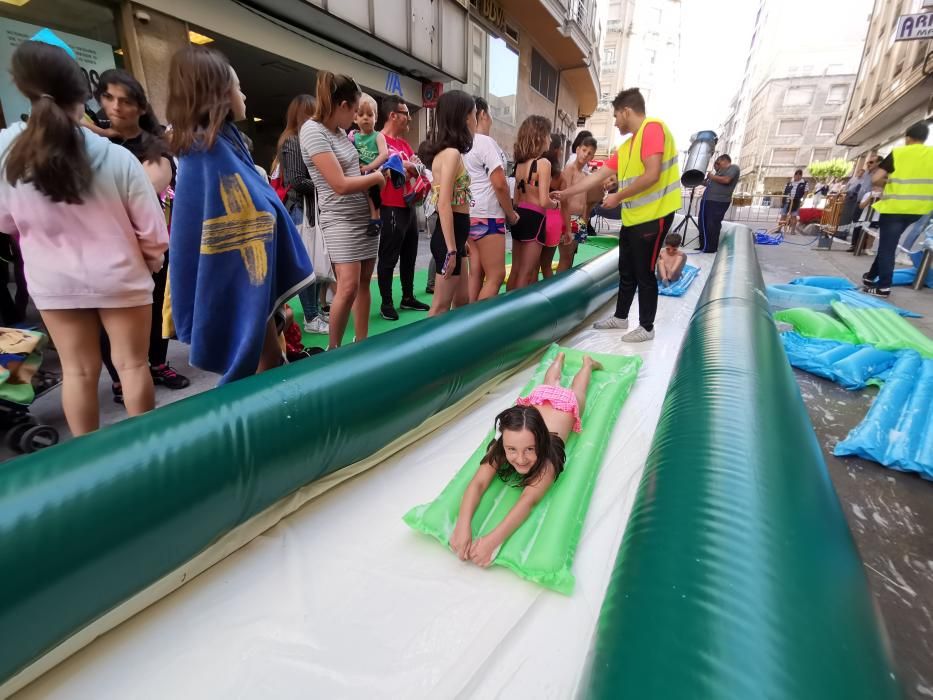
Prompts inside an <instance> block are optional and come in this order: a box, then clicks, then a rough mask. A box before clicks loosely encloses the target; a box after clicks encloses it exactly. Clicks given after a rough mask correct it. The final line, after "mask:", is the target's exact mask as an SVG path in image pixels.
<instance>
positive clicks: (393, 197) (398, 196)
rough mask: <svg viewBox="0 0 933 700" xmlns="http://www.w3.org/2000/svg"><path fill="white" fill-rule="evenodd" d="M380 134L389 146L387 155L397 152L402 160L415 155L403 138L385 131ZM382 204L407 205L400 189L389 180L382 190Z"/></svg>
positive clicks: (388, 205) (401, 206)
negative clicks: (395, 136)
mask: <svg viewBox="0 0 933 700" xmlns="http://www.w3.org/2000/svg"><path fill="white" fill-rule="evenodd" d="M382 135H383V136H385V139H386V145H387V146H388V147H389V155H393V154H395V153H397V154H398V155H399V156H401V158H402V160H411V159H412V158H413V157H414V156H415V152H414V151H413V150H412V148H411V145H410V144H409V143H408V141H406V140H405V139H397V138H394V137H392V136H389V135H388V134H387V133H385V132H382ZM382 206H384V207H400V208H402V209H404V208H407V207H408V205H407V204H405V199H404V197H403V196H402V190H400V189H399V188H398V187H393V186H392V183H391V182H387V183H386V186H385V187H384V188H383V190H382Z"/></svg>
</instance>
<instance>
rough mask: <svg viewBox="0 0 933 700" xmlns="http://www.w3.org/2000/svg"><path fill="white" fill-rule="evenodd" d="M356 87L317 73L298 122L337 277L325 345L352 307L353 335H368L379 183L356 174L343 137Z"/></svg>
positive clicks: (332, 343) (373, 176)
mask: <svg viewBox="0 0 933 700" xmlns="http://www.w3.org/2000/svg"><path fill="white" fill-rule="evenodd" d="M361 95H362V92H361V91H360V88H359V87H358V86H357V84H356V83H355V82H354V80H353V78H350V77H349V76H346V75H334V74H333V73H330V72H328V71H325V70H322V71H318V74H317V95H316V98H317V109H316V110H315V112H314V116H313V117H312V118H311V119H309V120H308V121H306V122H305V123H304V125H303V126H302V127H301V133H300V136H299V140H300V142H301V155H302V157H303V158H304V161H305V164H306V165H307V166H308V172H309V173H310V175H311V180H312V181H313V182H314V191H315V192H316V194H317V201H318V207H319V208H320V215H319V216H318V218H317V226H318V229H319V231H320V232H321V234H322V235H323V236H324V242H325V243H326V244H327V252H328V254H329V255H330V259H331V263H333V267H334V274H335V276H336V277H337V291H336V293H335V294H334V299H333V301H332V302H331V305H330V329H329V331H330V337H329V340H328V347H329V348H336V347H339V346H340V343H341V341H342V340H343V334H344V332H345V331H346V328H347V324H348V323H349V320H350V311H351V310H352V311H353V329H354V335H355V338H356V340H363V339H364V338H366V336H367V335H369V309H370V305H371V303H372V299H371V294H370V290H369V283H370V280H372V276H373V270H374V269H375V267H376V254H377V253H378V252H379V237H378V236H371V235H368V234H367V229H368V228H369V220H370V216H369V199H368V198H367V196H366V191H367V190H368V189H369V188H370V187H380V188H381V187H383V186H384V185H385V183H386V176H385V175H383V174H382V172H374V173H368V174H366V175H363V174H361V166H360V156H359V153H358V152H357V150H356V147H355V146H354V145H353V143H352V142H351V141H350V139H349V138H348V137H347V129H349V128H350V126H351V125H352V124H353V120H354V119H355V118H356V113H357V107H358V105H359V102H360V96H361Z"/></svg>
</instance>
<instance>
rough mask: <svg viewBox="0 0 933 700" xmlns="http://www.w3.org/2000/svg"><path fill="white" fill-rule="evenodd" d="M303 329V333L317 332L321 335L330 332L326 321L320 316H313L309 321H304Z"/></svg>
mask: <svg viewBox="0 0 933 700" xmlns="http://www.w3.org/2000/svg"><path fill="white" fill-rule="evenodd" d="M304 329H305V333H319V334H321V335H326V334H327V333H330V326H328V325H327V321H325V320H324V319H323V318H321V317H320V316H315V317H314V318H313V319H311V320H310V321H305V324H304Z"/></svg>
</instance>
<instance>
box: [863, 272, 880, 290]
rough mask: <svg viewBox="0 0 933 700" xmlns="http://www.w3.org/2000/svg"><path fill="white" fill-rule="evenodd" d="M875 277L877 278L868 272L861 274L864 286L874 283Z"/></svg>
mask: <svg viewBox="0 0 933 700" xmlns="http://www.w3.org/2000/svg"><path fill="white" fill-rule="evenodd" d="M876 279H878V278H877V277H872V276H871V275H870V274H868V273H867V272H866V273H865V274H864V275H862V284H864V285H865V286H866V287H870V286H871V285H873V284H874V283H875V280H876Z"/></svg>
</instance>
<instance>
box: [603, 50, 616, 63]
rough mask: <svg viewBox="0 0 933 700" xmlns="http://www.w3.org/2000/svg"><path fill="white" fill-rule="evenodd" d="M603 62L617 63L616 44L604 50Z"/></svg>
mask: <svg viewBox="0 0 933 700" xmlns="http://www.w3.org/2000/svg"><path fill="white" fill-rule="evenodd" d="M603 63H606V64H609V65H613V66H614V65H615V63H616V47H615V46H611V47H609V48H608V49H606V50H605V51H603Z"/></svg>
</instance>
